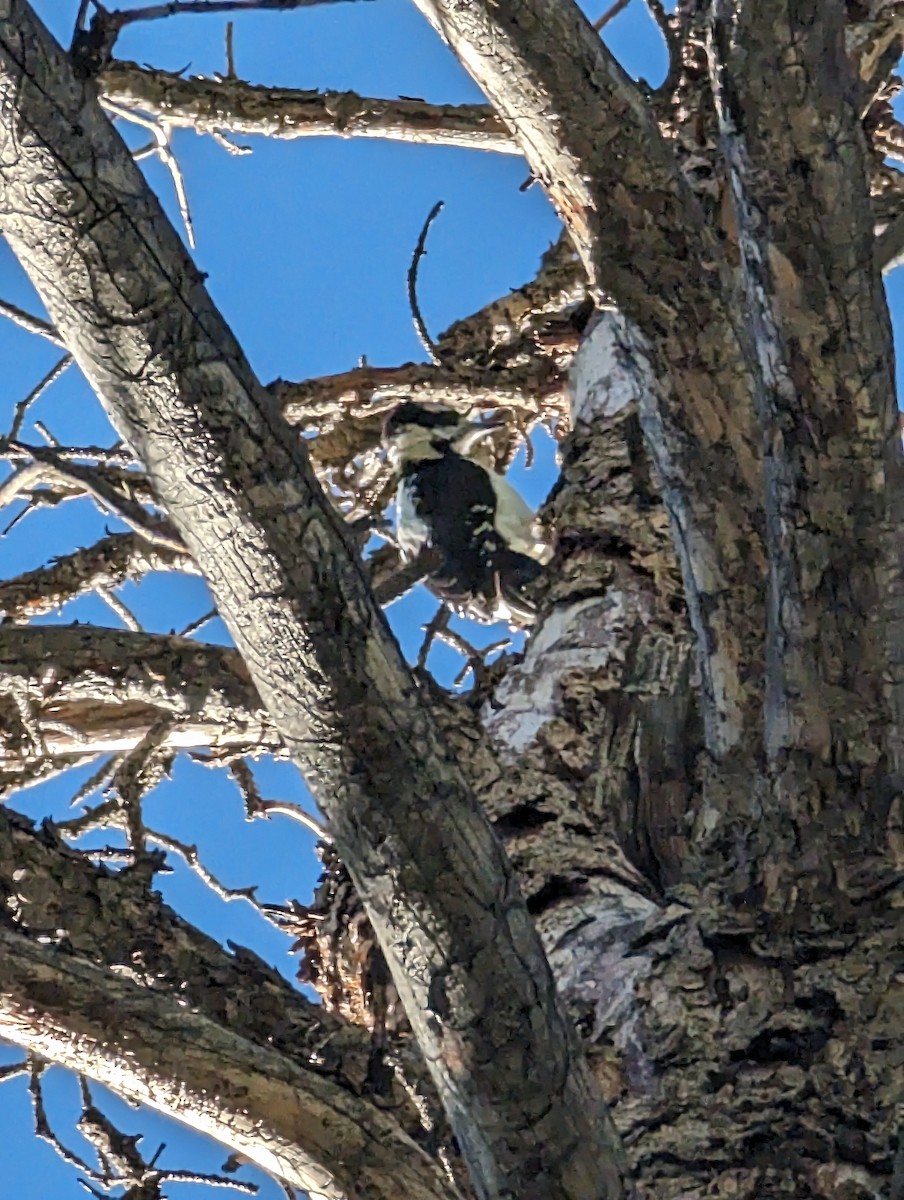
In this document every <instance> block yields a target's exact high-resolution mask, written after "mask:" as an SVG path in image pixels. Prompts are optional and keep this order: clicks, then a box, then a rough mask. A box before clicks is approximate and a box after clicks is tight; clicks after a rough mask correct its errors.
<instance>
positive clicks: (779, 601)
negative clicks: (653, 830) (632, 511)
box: [711, 2, 904, 909]
mask: <svg viewBox="0 0 904 1200" xmlns="http://www.w3.org/2000/svg"><path fill="white" fill-rule="evenodd" d="M711 56H712V63H713V75H714V84H715V91H716V95H717V100H718V106H719V115H720V123H721V131H722V149H723V154H724V156H725V159H726V163H727V165H728V171H729V176H730V180H731V187H732V194H733V199H734V207H735V214H736V220H737V226H738V231H739V241H740V249H741V270H742V277H743V284H744V289H745V292H744V294H745V300H746V305H747V311H748V313H749V315H750V333H749V338H748V347H747V350H748V361H749V365H750V373H751V377H752V378H753V379H754V380H755V395H756V402H757V408H758V414H759V420H760V423H761V426H762V429H763V437H764V444H765V472H764V480H765V503H766V548H767V553H768V558H769V577H768V603H767V628H766V638H765V662H766V702H765V739H764V744H765V751H766V755H767V760H768V763H769V766H770V781H769V784H770V786H769V789H768V791H767V792H766V793H764V797H763V799H764V802H765V803H766V804H767V805H768V809H769V812H770V820H769V822H768V825H769V826H770V829H769V837H770V839H771V842H772V845H771V847H769V849H768V853H769V855H770V857H777V858H778V859H779V860H784V859H785V858H786V856H788V854H789V852H790V856H791V860H792V861H796V860H797V853H796V850H797V847H799V845H800V841H801V838H802V831H801V819H800V814H801V812H802V811H805V812H808V811H809V810H811V808H812V807H813V806H814V805H816V806H818V807H819V808H821V809H822V812H823V821H824V836H825V838H826V844H825V846H823V847H822V848H821V849H817V845H816V844H814V842H813V841H812V838H813V835H814V833H816V831H815V830H813V829H812V828H811V829H810V830H809V831H808V837H807V839H806V841H807V845H808V849H809V851H810V854H811V857H812V867H811V870H810V871H808V872H807V874H810V875H811V879H810V880H809V881H808V882H807V883H806V884H804V881H803V879H802V873H801V872H799V871H797V870H795V871H794V878H793V882H791V880H789V879H787V878H785V879H781V878H780V876H781V875H782V874H784V871H783V869H782V868H781V867H778V866H776V867H775V869H774V871H769V872H768V873H769V874H770V875H772V881H771V886H770V889H769V890H770V892H771V893H772V894H771V896H770V897H769V900H768V903H769V904H770V905H774V906H775V907H776V908H778V909H784V908H785V907H786V906H787V905H788V903H789V896H790V895H791V894H792V893H794V894H796V895H797V896H798V900H797V903H799V904H800V905H801V906H802V907H807V908H809V907H812V906H813V905H814V904H816V903H817V902H819V901H825V899H826V897H827V891H831V889H832V888H834V887H836V886H838V887H840V888H841V889H842V890H846V888H847V882H848V881H847V880H846V879H844V878H842V879H840V880H839V879H837V877H836V873H837V871H838V869H839V868H838V865H837V864H838V863H839V862H845V861H847V862H854V861H858V862H859V869H860V870H864V871H865V868H866V860H868V859H873V858H875V857H876V856H877V855H879V854H881V852H882V848H883V844H884V841H885V832H884V828H883V826H884V818H885V813H886V812H887V799H886V800H885V801H883V799H882V796H881V793H882V791H883V789H884V788H885V787H886V769H885V768H884V767H883V763H882V758H883V755H884V754H885V753H886V752H887V751H888V749H889V747H890V746H891V747H893V748H896V747H897V737H898V735H897V733H896V730H897V729H898V727H899V725H900V715H899V712H898V711H896V709H897V703H896V701H897V697H892V696H890V695H889V687H888V682H887V674H888V671H887V667H888V664H889V659H890V660H891V664H890V665H891V668H892V673H893V679H894V682H895V684H896V686H897V688H899V687H900V656H901V653H902V651H901V627H900V616H899V612H898V611H896V609H899V608H900V578H901V573H902V565H904V562H902V555H901V532H900V518H899V516H898V510H899V508H900V497H901V488H902V474H901V436H900V424H899V420H898V412H897V404H896V402H895V388H894V367H893V364H894V355H893V351H892V340H891V328H890V324H889V320H888V313H887V309H886V306H885V300H884V295H883V292H882V284H881V278H880V273H879V270H878V268H877V267H876V266H875V265H874V262H873V254H872V246H873V224H872V214H871V212H870V206H869V188H868V183H867V175H868V172H867V155H866V146H865V139H864V135H863V131H862V128H861V123H860V119H859V114H858V109H857V102H856V95H857V80H856V78H855V76H854V72H853V70H852V68H851V66H850V64H849V62H848V58H847V55H846V53H845V47H844V12H843V8H842V6H841V5H840V4H829V5H808V4H803V5H797V6H795V5H791V6H789V5H786V4H783V3H780V2H777V3H774V4H772V3H770V4H766V5H758V6H757V9H756V12H754V9H753V7H752V6H745V7H744V9H743V10H742V11H741V12H740V13H739V14H738V15H737V16H735V15H734V14H733V12H732V10H731V9H730V8H729V7H727V6H725V5H717V6H716V8H715V15H714V27H713V37H712V43H711ZM763 79H769V80H770V81H771V85H770V87H768V88H766V89H764V88H762V87H761V86H760V81H761V80H763ZM853 564H856V568H855V569H853ZM890 735H891V736H890ZM842 764H844V770H845V771H846V773H847V778H848V783H847V785H846V786H844V787H839V786H838V771H839V768H841V765H842ZM848 789H849V790H848ZM821 793H822V794H821ZM828 793H831V795H829V794H828ZM852 806H853V807H854V809H855V811H857V812H858V814H859V815H858V817H857V819H856V821H853V822H852V812H851V810H852ZM803 824H804V825H808V824H809V821H808V819H807V817H806V816H804V817H803ZM818 840H821V839H819V838H818V837H817V841H818ZM765 849H766V848H765V847H764V848H763V850H764V851H765ZM832 864H834V865H832Z"/></svg>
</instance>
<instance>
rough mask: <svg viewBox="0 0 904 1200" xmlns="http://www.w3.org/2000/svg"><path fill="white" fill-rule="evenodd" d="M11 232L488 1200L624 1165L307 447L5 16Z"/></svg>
mask: <svg viewBox="0 0 904 1200" xmlns="http://www.w3.org/2000/svg"><path fill="white" fill-rule="evenodd" d="M0 111H2V130H0V147H2V154H0V158H2V162H3V166H2V168H0V196H2V208H3V224H4V231H5V233H6V236H7V238H8V240H9V241H10V244H11V245H12V246H13V248H14V250H15V251H16V253H17V255H18V256H19V258H20V260H21V261H22V262H23V264H24V265H25V267H26V269H27V270H28V272H29V274H30V276H31V278H32V280H33V281H34V283H35V285H36V287H37V288H38V290H39V292H40V293H41V295H42V298H43V300H44V302H45V303H46V305H47V308H48V311H49V313H50V315H51V318H52V319H53V320H54V323H55V325H56V327H57V329H58V330H59V332H60V334H61V335H62V337H63V338H64V340H65V342H66V344H67V345H68V346H69V348H70V349H71V351H72V353H73V354H74V356H75V357H76V360H77V361H78V362H79V365H80V366H81V368H82V370H83V371H84V373H85V375H86V376H87V378H88V379H89V380H90V381H91V383H92V384H93V386H94V387H95V390H96V391H97V392H98V394H99V396H100V397H101V399H102V401H103V402H104V404H105V405H106V407H107V409H108V412H109V413H110V415H111V417H112V419H113V421H114V423H115V424H116V426H117V427H118V429H119V431H120V432H121V433H122V434H123V436H124V437H125V438H126V440H127V441H128V442H129V444H130V445H131V446H132V448H133V449H134V451H135V452H136V454H137V455H138V457H139V459H140V460H141V461H142V462H143V463H144V465H145V467H146V469H147V471H148V475H149V477H150V478H151V480H152V481H153V483H154V485H155V488H156V490H157V491H158V493H159V495H160V497H161V499H162V501H163V502H164V503H165V505H166V507H167V510H168V512H169V514H170V516H171V518H172V520H173V522H174V523H175V525H176V527H177V528H178V529H179V531H180V533H181V535H182V537H183V538H184V540H185V543H186V545H187V546H188V547H189V549H190V551H191V552H192V555H193V557H194V558H195V561H196V562H197V563H198V565H199V567H200V569H201V570H202V571H203V573H204V574H205V577H206V578H207V580H208V582H209V583H210V585H211V589H212V591H213V594H214V597H215V599H216V601H217V604H218V608H219V610H220V613H221V614H222V616H223V617H224V619H225V620H226V622H227V624H228V625H229V627H230V631H231V633H232V635H233V637H234V639H235V642H236V645H237V647H238V648H239V650H240V651H241V653H242V656H243V658H244V659H245V661H246V663H247V664H248V667H249V671H250V673H251V675H252V677H253V679H254V680H255V682H256V684H257V686H258V688H259V690H260V692H261V695H262V697H263V699H264V702H265V704H266V706H267V708H268V710H269V711H270V712H271V713H272V714H273V718H274V723H275V725H276V727H277V728H278V729H279V731H280V733H281V735H282V737H283V739H284V741H285V743H286V745H287V747H288V748H289V750H290V752H291V753H292V755H293V756H294V757H295V759H296V761H298V762H299V764H300V765H301V766H302V767H303V768H304V769H305V772H306V774H307V776H308V779H309V780H310V782H311V783H312V785H313V786H314V789H315V791H316V793H317V795H318V799H319V801H320V803H321V807H322V808H323V810H324V811H325V812H326V814H327V816H328V818H329V821H330V826H331V831H332V833H333V836H334V837H335V840H336V844H337V848H338V849H339V851H340V853H341V854H342V856H343V858H344V860H345V861H346V862H347V863H348V865H349V868H350V870H351V871H352V874H353V877H354V878H355V882H356V884H357V886H358V887H359V890H360V892H361V894H362V896H363V898H364V900H365V903H366V905H367V907H368V911H369V913H370V915H371V918H372V920H373V922H374V926H375V928H376V930H377V934H378V936H379V938H380V941H381V944H382V945H383V947H384V950H385V952H386V955H387V959H388V961H389V963H390V967H391V969H392V972H393V976H394V978H395V980H396V983H397V985H398V987H399V991H400V994H401V995H402V997H403V999H404V1001H405V1004H406V1009H407V1011H408V1013H409V1015H410V1017H411V1020H412V1025H413V1028H414V1030H415V1033H416V1035H417V1038H418V1041H419V1043H420V1044H421V1046H422V1048H423V1050H424V1053H425V1058H426V1059H427V1061H428V1062H429V1063H430V1067H431V1070H432V1071H433V1073H434V1075H435V1078H436V1082H437V1086H438V1088H439V1090H440V1092H441V1095H442V1097H443V1102H444V1104H445V1105H446V1108H447V1111H448V1112H449V1115H450V1119H451V1121H452V1125H453V1128H454V1129H455V1132H456V1135H457V1137H458V1139H459V1143H460V1144H461V1146H462V1149H463V1152H464V1154H465V1157H466V1159H467V1161H468V1164H469V1168H470V1170H471V1173H472V1177H473V1180H474V1183H475V1186H476V1188H477V1191H478V1193H479V1194H481V1195H485V1196H508V1195H512V1196H514V1195H518V1196H520V1197H530V1196H536V1197H541V1196H543V1197H546V1196H549V1195H561V1196H563V1197H566V1196H574V1197H578V1196H580V1197H582V1198H586V1197H589V1196H600V1197H603V1196H605V1197H612V1196H616V1195H618V1194H620V1189H621V1184H620V1168H619V1165H618V1152H617V1147H616V1144H615V1143H614V1141H613V1136H612V1132H611V1127H610V1125H609V1123H608V1121H607V1118H606V1116H605V1113H604V1110H603V1108H602V1106H601V1103H600V1101H599V1099H598V1097H597V1095H596V1093H595V1089H594V1088H593V1086H592V1083H591V1080H590V1077H589V1075H588V1073H587V1070H586V1067H585V1065H584V1064H583V1061H582V1058H581V1055H580V1053H579V1051H578V1050H577V1048H576V1043H575V1040H574V1038H573V1034H572V1032H571V1031H570V1029H569V1027H568V1025H567V1022H565V1021H564V1020H563V1018H562V1016H561V1014H560V1013H559V1012H558V1009H557V1006H556V999H555V993H554V987H553V983H552V977H551V975H550V972H549V968H548V965H547V964H546V961H545V959H544V957H543V954H542V951H541V948H540V944H539V940H538V938H537V935H536V932H535V930H534V928H533V926H532V924H531V921H530V918H529V916H528V914H527V910H526V908H525V906H524V902H523V900H522V898H521V896H520V893H519V890H518V886H517V882H516V880H515V877H514V875H513V873H512V869H511V866H510V865H509V864H508V862H507V861H506V860H505V858H504V856H503V854H502V852H501V850H500V848H499V845H498V843H497V842H496V840H495V839H494V837H493V836H492V832H491V829H490V826H489V824H488V822H487V819H486V817H485V815H484V813H483V811H482V810H481V808H480V806H479V804H478V803H477V801H476V799H475V797H474V795H473V792H472V791H471V790H470V788H469V787H468V786H467V784H466V783H465V781H464V780H463V778H462V776H461V773H460V771H459V769H458V768H457V766H456V764H455V763H454V762H451V761H449V760H448V759H447V758H446V757H445V755H444V753H443V749H442V745H441V742H440V739H439V737H438V735H437V733H436V731H435V729H434V728H433V725H432V722H431V720H430V718H429V715H428V714H427V712H426V711H425V709H424V707H423V705H422V704H421V701H420V696H419V694H418V691H417V688H416V686H415V684H414V682H413V680H412V678H411V677H410V675H409V673H408V671H407V668H406V667H405V665H404V662H403V660H402V658H401V655H400V653H399V651H398V647H397V646H396V644H395V642H394V641H393V639H392V637H391V635H390V634H389V631H388V627H387V625H386V622H385V619H384V617H383V615H382V613H381V612H380V610H379V609H378V608H377V606H376V604H375V602H374V601H373V598H372V596H371V595H370V593H369V591H368V588H367V586H366V580H365V577H364V574H363V572H362V569H361V566H360V564H359V563H358V561H357V560H356V557H355V555H354V554H353V552H352V550H351V548H350V546H349V544H348V542H347V540H346V535H345V532H344V530H343V529H342V528H341V526H340V524H339V522H338V520H337V517H336V515H335V514H334V512H333V511H332V509H331V508H330V506H329V505H328V504H327V502H326V501H325V499H324V497H323V495H322V493H321V492H320V489H319V487H318V486H317V484H316V481H315V480H314V478H313V475H312V472H311V470H310V467H309V464H308V462H307V459H306V456H305V453H304V449H303V446H302V445H301V444H300V443H299V441H298V439H297V438H296V437H293V436H292V435H291V434H290V431H289V429H288V427H287V426H286V425H285V423H284V422H283V421H282V418H281V417H280V416H279V415H278V413H277V411H276V410H275V407H274V405H273V403H272V401H271V400H270V399H269V398H268V397H267V395H266V393H264V391H263V390H262V389H261V387H260V385H259V383H258V382H257V380H256V379H255V378H254V376H253V374H252V372H251V370H250V368H249V367H248V364H247V362H246V361H245V359H244V356H243V355H242V353H241V350H240V349H239V347H238V346H237V345H236V343H235V341H234V339H233V338H232V336H231V334H230V332H229V330H228V329H227V328H226V327H225V325H224V324H223V322H222V319H221V318H220V316H219V314H218V313H217V311H216V309H215V308H214V307H213V305H212V304H211V302H210V300H209V298H208V297H207V295H206V293H205V291H204V289H203V286H202V284H201V281H200V279H199V277H198V274H197V272H196V270H195V269H194V267H193V265H192V263H191V262H190V260H189V259H188V257H187V256H186V255H185V252H184V250H183V248H182V246H181V244H180V243H179V241H178V238H177V237H176V235H175V233H174V232H173V230H172V228H171V226H170V225H169V223H168V222H167V221H166V219H165V217H164V216H163V214H162V212H161V210H160V207H159V205H158V204H157V202H156V200H155V199H154V198H153V196H152V195H151V194H150V192H149V191H148V189H147V187H146V185H145V183H144V181H143V179H142V177H141V175H140V173H139V172H138V170H137V168H136V167H135V166H134V164H133V163H132V161H131V159H130V157H129V155H128V153H127V151H126V149H125V147H124V146H123V144H122V142H121V140H120V139H119V138H118V136H117V135H116V134H115V132H114V131H113V130H112V129H111V128H110V126H109V123H108V122H107V121H106V119H105V118H104V116H103V114H102V112H101V111H100V109H99V107H98V105H97V102H96V100H95V99H94V97H93V96H92V95H91V94H90V91H89V89H88V88H86V86H85V85H84V84H83V83H81V82H79V81H78V80H76V79H75V78H74V76H73V74H72V70H71V67H70V64H69V62H68V60H67V59H66V57H65V56H64V55H63V54H62V53H61V51H60V50H59V48H58V47H57V46H56V45H55V44H54V43H53V42H52V40H51V39H50V38H49V36H48V35H47V33H46V31H45V30H44V29H43V28H42V27H41V26H40V24H39V23H38V22H37V21H36V20H35V18H34V16H33V14H32V13H31V11H30V9H29V8H28V5H27V4H26V3H25V2H24V0H7V2H4V3H3V4H2V5H0Z"/></svg>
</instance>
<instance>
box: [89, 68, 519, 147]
mask: <svg viewBox="0 0 904 1200" xmlns="http://www.w3.org/2000/svg"><path fill="white" fill-rule="evenodd" d="M98 82H99V84H100V88H101V91H102V93H103V95H104V97H105V98H106V99H108V100H112V101H113V102H114V103H116V104H119V105H122V106H123V107H125V108H135V109H138V110H140V111H141V112H142V113H143V114H147V115H148V116H151V117H156V118H157V119H158V120H160V121H162V122H163V123H164V124H165V125H168V126H170V127H171V128H174V129H193V130H194V131H195V132H196V133H213V134H225V133H230V134H238V135H239V136H244V137H247V136H250V135H252V134H257V135H259V136H263V137H271V138H277V139H280V140H284V141H288V140H291V139H294V138H302V137H323V136H328V135H332V136H334V137H346V138H348V137H357V138H360V137H367V138H386V139H387V140H389V141H395V142H408V143H410V144H412V145H433V146H457V147H460V148H464V149H468V150H491V151H494V152H495V153H497V154H518V153H519V151H518V148H517V146H516V145H515V144H514V142H513V141H512V139H511V137H510V135H509V132H508V130H507V129H506V128H505V126H504V125H503V124H502V122H501V121H500V120H499V118H498V117H497V116H496V114H495V113H494V112H493V110H492V109H491V108H490V107H489V106H488V105H486V104H428V103H427V101H426V100H413V99H407V100H401V99H400V100H377V99H374V98H371V97H367V96H358V95H356V93H355V92H318V91H302V90H301V89H298V88H277V87H262V86H255V85H254V84H251V83H246V82H245V81H244V80H243V79H229V78H225V79H224V78H218V79H207V78H203V77H201V76H198V75H195V76H192V77H190V78H188V79H186V78H185V76H184V75H174V74H173V73H172V72H170V71H158V70H154V69H152V68H150V67H142V66H139V65H138V63H130V62H116V63H111V64H110V66H108V67H107V68H106V69H105V70H104V71H103V72H102V73H101V75H100V77H99V80H98Z"/></svg>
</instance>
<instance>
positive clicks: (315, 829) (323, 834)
mask: <svg viewBox="0 0 904 1200" xmlns="http://www.w3.org/2000/svg"><path fill="white" fill-rule="evenodd" d="M257 811H258V813H259V814H260V815H261V816H264V817H270V816H274V815H275V816H280V817H291V818H292V820H293V821H297V822H298V823H299V825H304V827H305V829H310V831H311V833H313V834H314V836H315V837H316V838H319V839H320V841H322V842H330V841H332V838H331V837H330V835H329V831H328V830H327V828H326V826H325V825H322V824H321V823H320V821H318V820H317V818H316V817H312V816H311V814H310V813H308V812H305V810H304V809H303V808H301V807H299V805H297V804H292V803H291V802H290V801H288V800H261V802H260V804H259V805H258V809H257Z"/></svg>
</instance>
